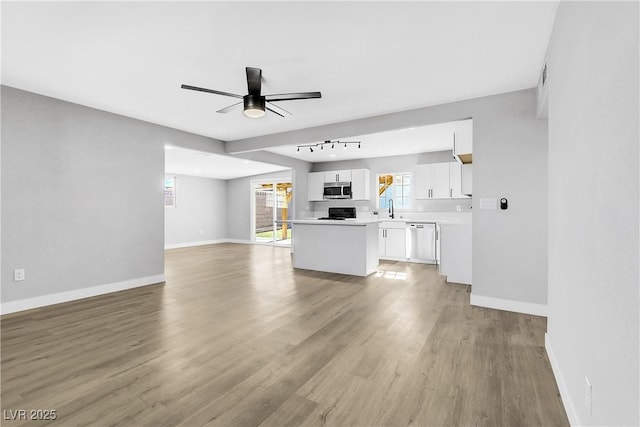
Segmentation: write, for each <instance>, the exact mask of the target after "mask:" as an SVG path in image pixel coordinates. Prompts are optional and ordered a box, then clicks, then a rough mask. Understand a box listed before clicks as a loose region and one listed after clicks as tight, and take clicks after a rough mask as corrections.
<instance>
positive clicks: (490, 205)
mask: <svg viewBox="0 0 640 427" xmlns="http://www.w3.org/2000/svg"><path fill="white" fill-rule="evenodd" d="M480 209H498V199H480Z"/></svg>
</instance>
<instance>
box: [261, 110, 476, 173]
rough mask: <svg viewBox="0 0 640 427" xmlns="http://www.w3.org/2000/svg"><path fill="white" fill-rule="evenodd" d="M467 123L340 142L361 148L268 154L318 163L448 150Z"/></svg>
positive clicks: (294, 147)
mask: <svg viewBox="0 0 640 427" xmlns="http://www.w3.org/2000/svg"><path fill="white" fill-rule="evenodd" d="M469 122H471V119H469V120H463V121H455V122H447V123H440V124H437V125H431V126H421V127H415V128H407V129H401V130H396V131H390V132H380V133H374V134H369V135H359V136H354V137H349V138H342V139H341V140H342V141H360V142H361V144H360V148H358V146H357V145H355V144H347V148H346V149H345V148H344V145H340V144H335V148H333V149H331V145H325V146H324V147H323V148H322V149H320V147H313V152H311V150H309V148H307V147H302V148H300V151H298V146H297V145H284V146H280V147H274V148H269V149H267V151H271V152H273V153H277V154H282V155H283V156H289V157H294V158H298V159H302V160H306V161H308V162H312V163H318V162H335V161H340V160H351V159H366V158H372V157H388V156H399V155H402V154H416V153H426V152H432V151H444V150H451V149H453V134H454V132H459V133H461V132H465V131H467V129H466V127H465V124H466V125H467V126H471V125H469ZM303 145H309V144H303Z"/></svg>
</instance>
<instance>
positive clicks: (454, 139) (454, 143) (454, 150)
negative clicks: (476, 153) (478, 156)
mask: <svg viewBox="0 0 640 427" xmlns="http://www.w3.org/2000/svg"><path fill="white" fill-rule="evenodd" d="M453 158H454V159H455V158H456V133H455V132H454V133H453Z"/></svg>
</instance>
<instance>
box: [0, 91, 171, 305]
mask: <svg viewBox="0 0 640 427" xmlns="http://www.w3.org/2000/svg"><path fill="white" fill-rule="evenodd" d="M161 129H162V128H160V127H158V126H155V125H151V124H149V123H145V122H141V121H137V120H133V119H129V118H126V117H122V116H118V115H115V114H109V113H105V112H103V111H99V110H94V109H91V108H87V107H83V106H80V105H76V104H71V103H68V102H64V101H60V100H56V99H53V98H47V97H44V96H40V95H36V94H32V93H29V92H24V91H20V90H17V89H13V88H9V87H5V86H3V87H2V201H3V203H2V255H3V257H2V302H8V301H16V300H20V299H24V298H30V297H36V296H43V295H48V294H54V293H59V292H64V291H70V290H76V289H79V288H85V287H92V286H98V285H104V284H109V283H115V282H121V281H125V280H130V279H138V278H143V277H148V276H154V275H159V274H162V273H163V270H164V265H163V264H164V253H163V247H164V239H163V237H164V233H163V227H164V225H163V222H164V214H163V209H164V208H163V195H162V194H163V193H162V192H163V188H162V183H163V176H164V149H163V144H162V143H159V141H158V140H159V138H160V137H161V136H162V134H161ZM16 268H25V269H26V280H25V281H24V282H13V275H12V273H13V270H14V269H16Z"/></svg>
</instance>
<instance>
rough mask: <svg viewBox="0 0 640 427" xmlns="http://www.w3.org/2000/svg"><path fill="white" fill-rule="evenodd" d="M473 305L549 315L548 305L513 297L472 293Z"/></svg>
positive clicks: (471, 300) (536, 314) (471, 301)
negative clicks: (518, 299) (513, 298)
mask: <svg viewBox="0 0 640 427" xmlns="http://www.w3.org/2000/svg"><path fill="white" fill-rule="evenodd" d="M469 302H470V303H471V305H475V306H478V307H486V308H494V309H496V310H504V311H513V312H515V313H524V314H533V315H534V316H543V317H547V305H546V304H536V303H532V302H524V301H516V300H511V299H502V298H493V297H485V296H481V295H474V294H473V293H471V298H470V301H469Z"/></svg>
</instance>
